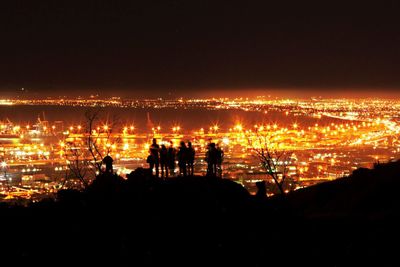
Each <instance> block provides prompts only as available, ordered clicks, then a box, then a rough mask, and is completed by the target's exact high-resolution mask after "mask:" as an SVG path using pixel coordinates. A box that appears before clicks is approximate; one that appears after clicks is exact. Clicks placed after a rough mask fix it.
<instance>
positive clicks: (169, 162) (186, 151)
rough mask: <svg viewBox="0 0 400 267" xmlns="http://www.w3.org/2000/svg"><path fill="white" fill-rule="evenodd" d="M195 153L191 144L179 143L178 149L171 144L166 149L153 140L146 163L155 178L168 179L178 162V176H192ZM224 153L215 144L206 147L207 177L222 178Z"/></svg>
mask: <svg viewBox="0 0 400 267" xmlns="http://www.w3.org/2000/svg"><path fill="white" fill-rule="evenodd" d="M195 155H196V151H195V149H194V148H193V146H192V143H191V142H188V143H187V144H186V143H185V142H184V141H181V142H180V144H179V147H178V148H174V145H173V142H172V141H170V145H169V147H168V148H167V147H166V146H165V145H164V144H163V145H161V147H160V145H158V144H157V140H156V139H155V138H154V139H153V142H152V144H151V146H150V149H149V156H148V157H147V163H149V167H150V169H151V170H153V169H154V168H155V175H156V177H160V169H161V177H162V178H164V177H165V178H168V176H169V175H170V176H173V175H174V173H175V163H176V161H177V162H178V168H179V174H178V175H179V176H192V175H194V160H195ZM223 156H224V152H223V150H222V149H221V147H219V146H218V145H216V144H215V143H209V144H208V145H207V151H206V157H205V160H206V162H207V175H208V176H218V177H221V176H222V168H221V165H222V161H223Z"/></svg>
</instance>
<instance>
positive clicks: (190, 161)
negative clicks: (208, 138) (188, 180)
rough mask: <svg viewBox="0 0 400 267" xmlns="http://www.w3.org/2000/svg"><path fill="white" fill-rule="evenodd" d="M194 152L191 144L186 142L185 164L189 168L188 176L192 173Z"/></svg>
mask: <svg viewBox="0 0 400 267" xmlns="http://www.w3.org/2000/svg"><path fill="white" fill-rule="evenodd" d="M195 154H196V151H195V150H194V148H193V147H192V142H188V148H187V164H188V168H189V175H193V173H194V157H195Z"/></svg>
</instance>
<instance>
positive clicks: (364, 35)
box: [0, 0, 400, 95]
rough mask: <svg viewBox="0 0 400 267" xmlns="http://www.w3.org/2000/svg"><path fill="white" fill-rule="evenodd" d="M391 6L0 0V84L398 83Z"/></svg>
mask: <svg viewBox="0 0 400 267" xmlns="http://www.w3.org/2000/svg"><path fill="white" fill-rule="evenodd" d="M274 2H275V3H274ZM398 2H399V1H357V2H354V1H353V2H351V1H284V0H281V1H242V2H240V1H205V0H204V1H197V0H182V1H180V0H176V1H169V0H162V1H151V0H147V1H133V0H132V1H76V2H74V1H63V0H57V1H46V0H43V1H18V0H8V1H1V4H0V34H1V38H0V89H1V90H2V92H3V93H5V92H14V91H16V90H18V88H21V87H24V88H27V89H29V91H30V92H31V93H37V94H40V93H42V92H46V94H71V92H75V91H77V90H81V92H82V90H83V92H99V93H101V94H106V93H109V94H116V93H120V92H121V93H124V94H125V95H142V94H153V95H154V94H158V93H160V95H166V94H168V92H171V93H172V94H173V95H178V94H183V95H185V94H191V93H193V92H196V93H198V92H202V91H203V90H204V89H218V91H219V92H225V91H226V92H227V93H228V92H229V93H231V92H232V90H241V89H249V88H250V89H267V90H270V89H274V90H279V89H288V88H289V89H292V90H298V91H297V92H303V91H304V90H305V89H313V90H317V91H318V90H325V91H328V92H332V93H333V92H335V91H336V89H337V88H349V89H354V88H358V89H359V90H363V89H365V88H369V89H372V90H374V89H375V88H379V89H381V88H386V89H392V90H395V89H396V88H399V87H400V75H399V74H400V68H399V67H400V65H399V63H400V53H399V51H400V16H399V11H400V4H398ZM329 89H330V90H329ZM224 90H225V91H224Z"/></svg>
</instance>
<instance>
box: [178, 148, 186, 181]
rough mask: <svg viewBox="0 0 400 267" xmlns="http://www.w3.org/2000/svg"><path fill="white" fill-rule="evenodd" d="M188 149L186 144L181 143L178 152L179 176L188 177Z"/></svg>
mask: <svg viewBox="0 0 400 267" xmlns="http://www.w3.org/2000/svg"><path fill="white" fill-rule="evenodd" d="M186 161H187V147H186V144H185V142H183V141H181V143H180V147H179V151H178V166H179V175H182V176H186V175H187V172H186Z"/></svg>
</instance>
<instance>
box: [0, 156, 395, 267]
mask: <svg viewBox="0 0 400 267" xmlns="http://www.w3.org/2000/svg"><path fill="white" fill-rule="evenodd" d="M399 174H400V162H391V163H387V164H380V165H377V166H376V167H375V168H374V169H373V170H368V169H359V170H357V171H355V172H354V173H353V174H352V175H351V176H350V177H347V178H342V179H339V180H336V181H333V182H329V183H324V184H320V185H317V186H313V187H309V188H306V189H302V190H298V191H295V192H293V193H290V194H288V195H287V196H286V197H279V196H278V197H275V198H268V199H267V198H263V197H255V196H251V195H249V193H248V192H247V191H246V190H245V189H244V188H243V187H242V186H240V185H238V184H236V183H234V182H232V181H230V180H224V179H217V178H213V177H185V178H171V179H169V180H168V181H161V180H158V179H156V178H153V177H152V176H151V175H149V173H148V171H147V170H145V169H138V170H136V171H135V172H134V173H132V174H131V175H130V176H129V178H128V180H123V179H122V178H120V177H118V176H112V175H103V176H100V177H98V178H97V179H96V180H95V181H94V182H93V184H92V185H91V186H90V187H89V188H88V189H87V190H85V191H84V192H78V191H73V190H63V191H60V192H59V194H58V197H57V200H56V201H54V200H48V201H42V202H39V203H34V204H32V205H30V206H29V207H27V208H26V207H16V206H9V205H7V204H3V205H2V207H1V208H0V222H1V223H0V224H1V235H0V236H1V243H0V244H1V245H0V246H1V247H0V255H1V260H2V262H4V263H6V262H11V263H12V265H11V266H20V265H24V266H59V265H70V266H99V265H102V266H238V265H239V266H399V264H400V263H399V262H400V260H399V259H398V256H397V255H398V247H399V246H398V240H400V239H399V233H400V230H399V225H400V224H399V222H400V220H399V215H400V208H399V207H400V206H399V205H400V196H399V194H397V191H398V188H399V185H400V175H399Z"/></svg>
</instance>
